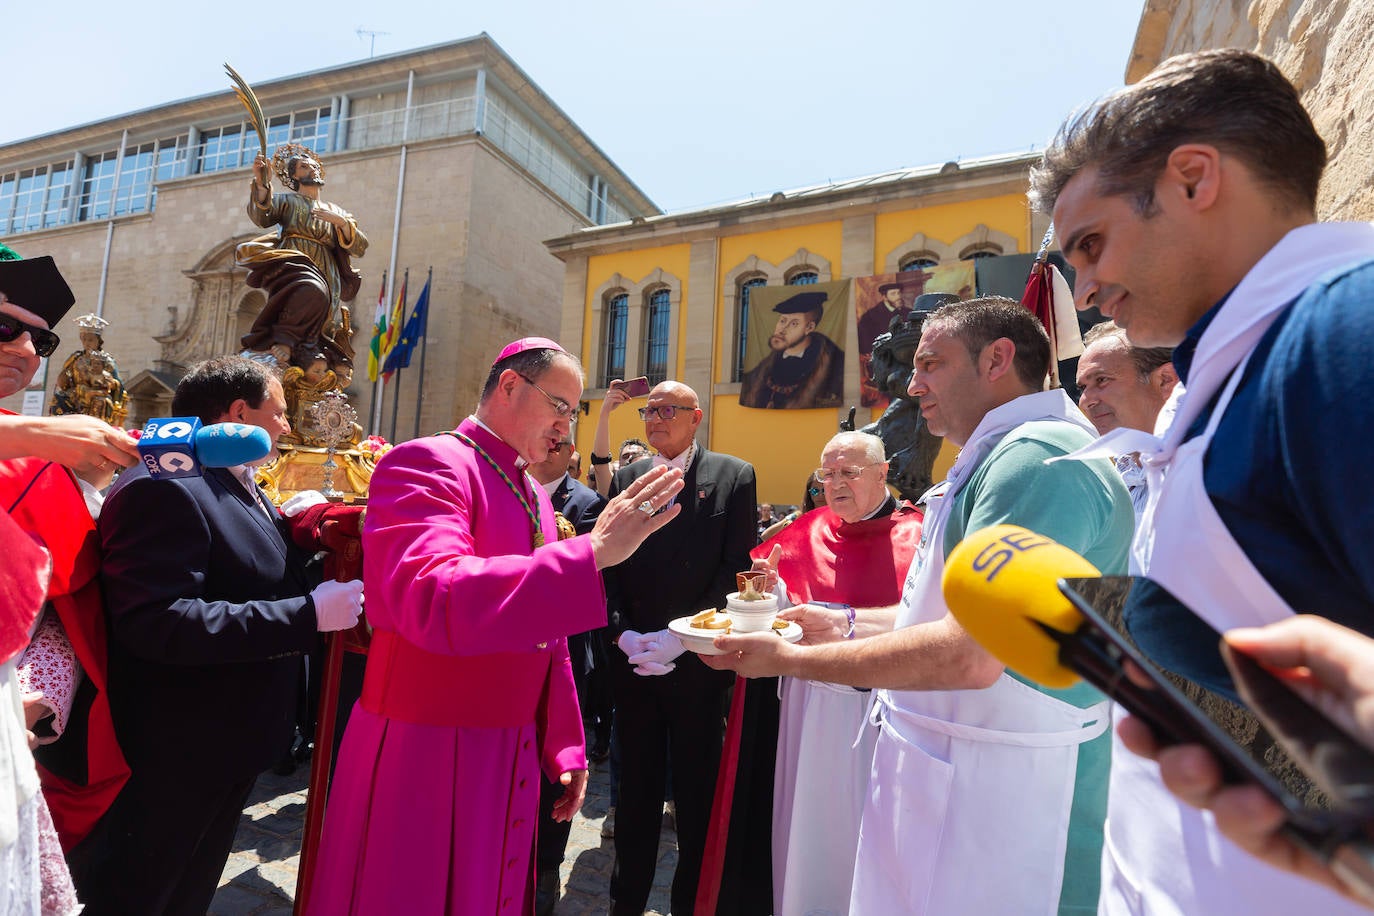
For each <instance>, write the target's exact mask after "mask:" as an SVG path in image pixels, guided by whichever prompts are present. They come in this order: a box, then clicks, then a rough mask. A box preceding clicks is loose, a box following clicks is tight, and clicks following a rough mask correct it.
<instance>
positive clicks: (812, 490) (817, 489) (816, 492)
mask: <svg viewBox="0 0 1374 916" xmlns="http://www.w3.org/2000/svg"><path fill="white" fill-rule="evenodd" d="M806 492H807V493H808V494H810V496H811V498H812V499H815V498H816V497H817V496H820V495H821V494H822V493H824V492H825V490H823V489H821V488H820V487H808V488H807V490H806Z"/></svg>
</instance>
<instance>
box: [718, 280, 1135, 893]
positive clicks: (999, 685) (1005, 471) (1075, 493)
mask: <svg viewBox="0 0 1374 916" xmlns="http://www.w3.org/2000/svg"><path fill="white" fill-rule="evenodd" d="M914 362H915V367H914V372H913V374H912V379H911V383H910V392H911V394H913V395H915V396H917V397H919V398H920V402H921V412H922V415H923V416H924V417H925V419H926V422H927V424H928V425H929V426H930V429H931V431H932V432H934V433H936V434H939V435H943V436H945V437H946V438H948V439H949V440H950V441H952V442H954V443H956V444H959V445H961V446H963V450H962V451H961V452H960V454H959V458H958V460H957V461H956V462H955V464H954V467H953V468H952V469H951V470H950V474H949V478H948V480H947V481H946V482H945V483H943V484H941V485H939V486H937V487H936V488H935V489H934V490H932V491H931V493H930V494H928V495H927V501H928V505H927V513H926V518H925V521H924V526H923V529H922V534H921V541H920V544H919V545H918V546H917V549H916V555H915V557H914V559H913V561H912V564H911V568H910V571H909V572H908V575H907V578H906V582H905V585H904V587H903V592H902V600H901V603H900V604H898V605H897V606H896V607H895V608H891V609H888V610H887V612H886V617H887V619H890V620H892V622H893V624H894V626H895V629H894V631H893V632H890V633H880V634H877V635H874V636H871V637H868V638H864V639H855V640H851V641H842V642H837V643H830V644H826V645H820V646H800V645H798V646H791V645H788V644H787V643H785V642H783V641H782V640H780V639H777V638H775V637H771V636H769V635H767V634H759V635H752V636H729V637H722V638H720V639H718V640H717V641H716V644H717V646H719V647H720V648H722V649H725V650H727V654H726V655H722V656H715V657H710V658H707V659H706V660H707V662H708V664H712V666H713V667H730V668H734V669H735V670H738V671H740V672H741V673H743V674H745V675H747V676H760V675H773V674H785V675H790V676H795V677H805V678H811V679H813V680H823V681H830V682H834V683H845V684H853V685H855V686H859V687H873V688H886V689H881V690H875V703H874V712H873V717H874V720H875V721H877V722H878V723H880V724H881V726H882V729H881V732H880V734H879V736H878V740H877V746H876V749H875V752H874V761H873V768H872V771H871V774H870V787H869V798H868V801H867V804H866V805H865V808H864V812H863V817H862V821H861V824H860V837H859V849H858V854H857V857H856V862H855V869H854V887H853V892H852V897H851V900H850V912H852V913H855V914H874V916H888V914H892V913H929V914H941V916H945V914H990V913H996V914H999V916H1000V914H1051V913H1074V912H1077V913H1084V912H1091V911H1092V910H1093V909H1094V908H1095V906H1096V901H1097V890H1098V862H1099V859H1100V849H1101V842H1102V834H1101V822H1102V816H1103V810H1104V808H1105V788H1106V787H1105V784H1104V777H1105V774H1106V769H1107V738H1106V728H1107V722H1108V714H1107V704H1106V703H1105V702H1103V701H1102V698H1101V696H1100V695H1099V694H1097V693H1096V692H1095V691H1093V690H1092V689H1091V688H1088V687H1086V686H1083V685H1080V686H1079V687H1076V688H1072V689H1070V690H1066V691H1050V690H1044V689H1041V688H1039V687H1037V686H1035V685H1033V684H1029V683H1027V682H1026V681H1024V680H1021V679H1019V678H1017V677H1014V676H1013V675H1011V674H1010V673H1009V672H1006V671H1004V670H1003V668H1002V666H1001V664H1000V663H999V662H997V661H996V659H994V658H993V657H992V656H991V655H989V654H987V653H986V652H985V651H983V649H982V648H980V647H979V646H978V645H977V643H975V642H974V641H973V640H972V639H971V638H970V637H969V636H968V635H967V634H966V633H965V632H964V631H963V630H962V628H960V627H959V626H958V624H957V623H956V622H955V621H954V620H953V618H952V617H951V616H950V614H949V610H948V608H947V607H946V605H945V602H944V598H943V596H942V595H941V591H940V578H941V574H942V572H943V568H944V557H945V554H946V553H947V552H948V550H949V549H950V548H952V547H953V546H954V545H955V544H957V543H958V542H959V540H961V539H962V538H963V537H964V536H965V535H966V534H970V533H972V532H974V531H977V530H980V529H982V528H985V527H987V526H990V525H996V524H1001V523H1010V524H1016V525H1022V526H1024V527H1027V528H1029V529H1031V530H1033V531H1037V532H1040V533H1042V534H1045V535H1046V536H1048V537H1052V538H1054V539H1055V540H1059V541H1060V542H1061V543H1065V542H1067V543H1070V544H1072V545H1073V549H1075V550H1077V551H1078V552H1079V553H1081V554H1083V555H1084V556H1086V557H1087V558H1088V559H1089V560H1090V561H1092V562H1093V563H1095V564H1096V565H1097V566H1098V568H1100V569H1101V570H1103V571H1104V572H1111V571H1113V570H1117V569H1121V568H1123V567H1124V566H1125V563H1126V550H1127V544H1128V542H1129V540H1130V536H1131V530H1132V526H1133V521H1134V517H1133V513H1132V511H1131V504H1130V497H1129V495H1128V494H1127V493H1126V488H1125V486H1124V485H1123V484H1122V483H1121V479H1120V477H1119V476H1118V475H1117V473H1116V471H1115V469H1114V468H1113V467H1112V465H1111V463H1110V462H1108V461H1106V460H1097V461H1091V462H1056V463H1054V464H1048V465H1047V464H1046V463H1045V460H1046V459H1047V458H1052V457H1056V456H1061V455H1065V454H1067V453H1069V452H1071V451H1073V450H1074V449H1076V448H1079V447H1081V446H1083V445H1085V444H1087V443H1088V442H1089V441H1091V439H1092V435H1093V430H1092V427H1091V426H1090V425H1089V424H1088V422H1087V420H1085V419H1084V418H1083V415H1082V414H1081V413H1080V412H1079V411H1078V409H1077V408H1076V407H1075V406H1074V404H1073V402H1072V401H1070V400H1069V398H1068V397H1067V396H1066V395H1065V394H1064V392H1063V391H1062V390H1053V391H1042V390H1041V389H1042V388H1043V386H1044V381H1045V378H1046V376H1047V375H1048V373H1049V368H1050V350H1049V340H1048V338H1047V337H1046V335H1045V331H1044V329H1043V328H1042V327H1041V325H1040V324H1039V323H1038V322H1037V321H1036V320H1035V318H1034V317H1033V316H1032V315H1031V314H1030V312H1028V311H1027V310H1026V309H1024V308H1023V307H1021V306H1020V305H1018V304H1017V303H1015V302H1012V301H1011V300H1006V299H975V300H971V301H969V302H956V303H952V304H950V305H946V306H944V307H943V308H941V309H939V310H937V311H936V312H934V313H933V314H932V315H931V316H930V317H929V318H927V319H926V322H925V325H924V327H923V330H922V334H921V342H920V344H919V346H918V348H917V351H916V354H915V359H914ZM861 615H862V616H866V617H868V616H871V617H881V616H883V614H882V612H871V611H868V610H867V609H865V610H864V611H862V612H861ZM860 622H861V623H866V624H869V625H870V626H871V621H866V620H861V621H860Z"/></svg>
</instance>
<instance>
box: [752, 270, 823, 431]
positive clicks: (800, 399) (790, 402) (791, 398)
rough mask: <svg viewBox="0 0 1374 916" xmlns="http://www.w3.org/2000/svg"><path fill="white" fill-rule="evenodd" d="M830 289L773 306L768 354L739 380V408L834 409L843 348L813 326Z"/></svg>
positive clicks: (818, 320) (815, 325)
mask: <svg viewBox="0 0 1374 916" xmlns="http://www.w3.org/2000/svg"><path fill="white" fill-rule="evenodd" d="M829 295H830V294H829V293H826V292H823V291H814V292H804V293H797V294H796V295H794V296H789V297H788V298H786V299H784V300H782V301H781V302H779V303H778V304H777V305H775V306H773V311H775V312H777V313H778V323H777V325H776V327H775V328H774V329H773V333H772V335H771V336H770V337H769V338H768V352H767V353H766V354H765V355H764V357H763V359H761V360H760V361H759V362H758V363H757V364H756V365H755V366H754V368H752V369H750V370H749V371H748V372H746V373H744V377H743V378H742V379H741V382H742V384H741V386H740V393H739V402H740V404H741V405H743V406H744V407H763V408H806V407H838V406H839V405H840V402H841V400H842V399H843V397H844V351H843V350H841V349H840V348H839V347H838V346H836V345H835V342H834V341H833V340H831V339H830V338H829V337H827V336H826V335H824V334H822V333H821V332H820V331H818V330H817V326H818V325H819V324H820V322H821V318H822V316H823V315H824V312H825V302H826V300H827V299H828V298H829Z"/></svg>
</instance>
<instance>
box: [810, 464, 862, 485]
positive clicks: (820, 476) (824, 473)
mask: <svg viewBox="0 0 1374 916" xmlns="http://www.w3.org/2000/svg"><path fill="white" fill-rule="evenodd" d="M871 467H877V465H873V464H866V465H864V466H863V467H861V468H860V467H853V466H850V467H847V468H816V470H815V471H814V472H813V473H814V474H815V475H816V479H817V480H819V481H820V482H821V483H830V482H831V481H832V480H834V479H835V478H836V477H837V476H838V477H843V478H844V479H845V480H858V479H859V475H860V474H862V473H863V472H864V471H866V470H868V469H869V468H871Z"/></svg>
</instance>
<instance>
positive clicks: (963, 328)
mask: <svg viewBox="0 0 1374 916" xmlns="http://www.w3.org/2000/svg"><path fill="white" fill-rule="evenodd" d="M935 325H943V326H944V330H946V331H947V332H948V333H949V334H950V335H951V336H953V337H957V338H958V339H959V340H961V341H963V344H964V347H965V348H966V349H967V350H968V352H969V357H970V358H971V359H972V360H973V362H974V363H975V364H977V362H978V357H979V355H980V354H981V353H982V352H983V348H984V347H986V346H987V345H988V344H990V343H992V342H993V341H994V340H997V339H999V338H1002V337H1005V338H1007V339H1008V340H1010V341H1011V342H1012V344H1013V345H1015V347H1016V355H1015V356H1014V357H1012V368H1014V369H1015V370H1016V377H1017V378H1018V379H1020V381H1021V383H1022V384H1024V385H1025V386H1026V387H1027V388H1029V389H1031V390H1032V391H1039V390H1040V389H1041V388H1043V387H1044V385H1045V376H1046V375H1048V374H1049V371H1050V338H1049V335H1048V334H1046V333H1045V327H1044V325H1042V324H1041V323H1040V320H1039V319H1038V318H1036V317H1035V316H1034V315H1032V314H1031V312H1030V310H1029V309H1027V308H1026V307H1025V306H1024V305H1022V304H1021V303H1019V302H1017V301H1015V300H1013V299H1007V298H1006V297H1004V296H984V297H982V298H981V299H969V300H967V301H964V302H951V303H949V304H948V305H942V306H940V307H939V308H938V309H936V310H935V311H933V312H931V313H930V317H928V318H927V319H926V320H925V324H923V325H922V326H921V330H922V332H923V333H924V332H925V331H928V330H930V329H931V328H933V327H934V326H935Z"/></svg>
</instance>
